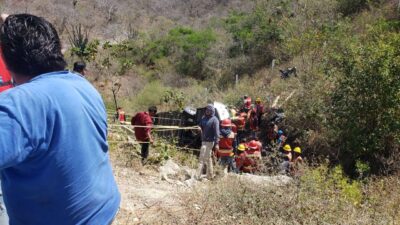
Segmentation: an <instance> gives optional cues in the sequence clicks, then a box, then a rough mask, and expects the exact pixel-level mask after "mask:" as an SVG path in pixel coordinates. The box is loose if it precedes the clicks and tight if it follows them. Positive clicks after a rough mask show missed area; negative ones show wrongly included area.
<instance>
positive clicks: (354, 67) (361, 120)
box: [332, 30, 400, 172]
mask: <svg viewBox="0 0 400 225" xmlns="http://www.w3.org/2000/svg"><path fill="white" fill-rule="evenodd" d="M399 46H400V35H399V34H398V32H390V31H389V32H385V33H382V31H380V30H379V31H378V32H376V31H375V32H370V34H369V38H368V39H367V40H362V41H358V42H355V43H353V44H352V45H350V46H349V47H348V48H347V49H346V50H345V51H343V52H341V53H340V54H339V56H337V59H338V68H339V71H340V75H339V76H338V78H337V84H336V90H335V91H334V92H333V94H332V115H333V117H332V122H333V123H332V124H333V125H334V128H335V130H336V132H337V135H338V136H337V138H338V139H337V140H338V146H339V148H340V158H341V159H342V160H343V162H344V164H345V165H344V166H345V168H346V169H347V170H354V169H355V168H354V167H355V164H356V161H357V160H361V161H362V162H367V163H368V164H369V166H370V168H371V170H372V172H390V171H391V170H392V169H395V168H397V167H398V166H399V165H398V164H399V163H398V161H397V163H395V164H396V165H394V164H393V162H392V160H393V159H394V158H393V157H397V155H398V154H399V143H400V77H399V74H400V48H399ZM383 169H386V170H387V171H382V170H383Z"/></svg>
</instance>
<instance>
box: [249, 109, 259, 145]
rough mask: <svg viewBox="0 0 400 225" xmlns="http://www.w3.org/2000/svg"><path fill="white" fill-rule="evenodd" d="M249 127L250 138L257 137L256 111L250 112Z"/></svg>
mask: <svg viewBox="0 0 400 225" xmlns="http://www.w3.org/2000/svg"><path fill="white" fill-rule="evenodd" d="M249 126H250V131H251V137H252V138H253V139H254V138H256V137H257V132H258V131H259V127H258V118H257V114H256V111H254V110H251V111H250V118H249Z"/></svg>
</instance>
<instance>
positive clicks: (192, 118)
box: [154, 102, 230, 149]
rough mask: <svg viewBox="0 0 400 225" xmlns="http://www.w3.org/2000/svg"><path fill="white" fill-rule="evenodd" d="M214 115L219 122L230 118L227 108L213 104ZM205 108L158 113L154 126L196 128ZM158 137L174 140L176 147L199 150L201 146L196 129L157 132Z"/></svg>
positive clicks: (187, 108)
mask: <svg viewBox="0 0 400 225" xmlns="http://www.w3.org/2000/svg"><path fill="white" fill-rule="evenodd" d="M213 105H214V107H215V115H216V116H217V118H218V119H219V120H220V121H221V120H224V119H227V118H230V115H229V111H228V108H227V107H226V106H225V105H224V104H222V103H220V102H214V103H213ZM205 110H206V108H205V107H202V108H192V107H186V108H185V109H184V110H183V111H174V112H159V113H157V116H156V117H155V122H154V124H155V125H162V126H178V127H182V128H185V127H187V128H190V127H194V126H197V125H198V124H199V122H200V120H201V118H202V117H203V115H204V113H205ZM157 134H158V135H159V136H160V137H163V138H168V139H170V140H174V141H175V142H176V143H177V145H178V146H180V147H186V148H196V149H199V148H200V146H201V132H200V131H199V130H198V129H177V130H166V131H160V132H157Z"/></svg>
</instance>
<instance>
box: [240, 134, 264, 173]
mask: <svg viewBox="0 0 400 225" xmlns="http://www.w3.org/2000/svg"><path fill="white" fill-rule="evenodd" d="M248 146H249V147H248V149H247V150H246V160H245V161H244V166H243V172H245V173H254V172H256V171H258V170H259V168H258V166H259V163H260V161H261V149H260V145H259V144H258V143H257V142H256V141H254V140H252V141H250V142H249V144H248Z"/></svg>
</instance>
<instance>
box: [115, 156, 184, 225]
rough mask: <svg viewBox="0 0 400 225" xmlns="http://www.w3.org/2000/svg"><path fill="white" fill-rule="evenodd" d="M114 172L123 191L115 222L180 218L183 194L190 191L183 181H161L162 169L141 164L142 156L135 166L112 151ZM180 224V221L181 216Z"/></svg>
mask: <svg viewBox="0 0 400 225" xmlns="http://www.w3.org/2000/svg"><path fill="white" fill-rule="evenodd" d="M111 160H112V163H113V169H114V174H115V177H116V180H117V183H118V187H119V190H120V193H121V197H122V200H121V208H120V211H119V213H118V215H117V218H116V220H115V221H114V223H113V225H131V224H169V223H171V221H170V220H169V222H166V221H163V219H162V218H164V217H165V216H168V218H169V219H171V218H174V217H177V218H178V217H180V216H181V213H182V208H181V207H180V206H181V203H180V200H179V195H180V194H181V193H183V192H187V191H190V188H189V187H188V186H185V185H184V184H183V183H181V182H174V181H173V182H171V181H169V182H168V181H165V180H161V177H160V174H159V172H158V168H157V167H155V166H147V165H146V166H144V167H143V166H141V164H140V162H139V159H138V158H135V159H133V162H132V164H131V165H129V166H126V164H124V163H120V161H121V160H118V158H117V157H116V156H115V155H113V154H111ZM176 223H180V222H179V221H178V219H177V221H176Z"/></svg>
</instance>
